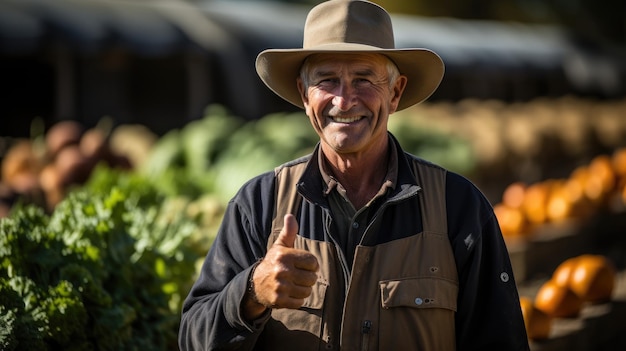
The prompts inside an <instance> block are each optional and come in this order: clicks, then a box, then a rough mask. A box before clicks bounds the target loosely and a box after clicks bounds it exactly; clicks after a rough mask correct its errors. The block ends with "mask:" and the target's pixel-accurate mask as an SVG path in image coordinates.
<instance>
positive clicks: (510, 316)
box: [447, 174, 529, 351]
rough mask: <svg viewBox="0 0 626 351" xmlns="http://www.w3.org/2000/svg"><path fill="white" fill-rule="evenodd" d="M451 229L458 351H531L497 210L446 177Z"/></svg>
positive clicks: (458, 179) (477, 193)
mask: <svg viewBox="0 0 626 351" xmlns="http://www.w3.org/2000/svg"><path fill="white" fill-rule="evenodd" d="M447 186H448V188H447V203H448V230H449V235H450V239H451V242H452V247H453V251H454V255H455V259H456V261H457V271H458V274H459V296H458V303H457V316H456V334H457V350H458V351H472V350H487V349H493V350H516V351H517V350H519V351H521V350H529V345H528V339H527V336H526V329H525V327H524V320H523V316H522V312H521V308H520V302H519V295H518V291H517V285H516V281H515V278H514V275H513V270H512V267H511V262H510V258H509V254H508V250H507V248H506V244H505V242H504V239H503V237H502V233H501V231H500V227H499V224H498V222H497V220H496V217H495V215H494V213H493V209H492V207H491V205H490V204H489V202H488V201H487V199H486V198H485V197H484V196H483V195H482V193H481V192H480V191H479V190H478V189H477V188H475V187H474V186H473V185H472V184H471V183H469V182H468V181H466V180H465V179H463V178H461V177H460V176H456V175H454V174H449V175H448V185H447Z"/></svg>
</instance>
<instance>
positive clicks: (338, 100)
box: [333, 83, 356, 111]
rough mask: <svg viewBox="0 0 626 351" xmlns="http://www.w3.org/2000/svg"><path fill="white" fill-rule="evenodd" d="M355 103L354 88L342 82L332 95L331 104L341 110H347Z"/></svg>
mask: <svg viewBox="0 0 626 351" xmlns="http://www.w3.org/2000/svg"><path fill="white" fill-rule="evenodd" d="M355 104H356V94H355V90H354V88H353V87H352V86H350V84H347V83H342V84H341V85H340V86H339V87H338V88H337V91H336V93H335V97H333V105H334V106H337V107H338V108H339V109H341V110H342V111H348V110H349V109H350V108H352V106H354V105H355Z"/></svg>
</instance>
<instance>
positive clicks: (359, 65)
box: [298, 54, 406, 154]
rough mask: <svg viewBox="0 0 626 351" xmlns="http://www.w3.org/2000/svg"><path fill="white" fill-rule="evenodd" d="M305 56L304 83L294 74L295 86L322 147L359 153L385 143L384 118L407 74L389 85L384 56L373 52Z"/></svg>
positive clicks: (400, 90)
mask: <svg viewBox="0 0 626 351" xmlns="http://www.w3.org/2000/svg"><path fill="white" fill-rule="evenodd" d="M308 60H309V64H308V74H305V77H307V79H308V84H305V82H303V81H302V80H300V79H299V80H298V88H299V89H300V94H301V96H302V101H303V102H304V107H305V109H306V114H307V115H308V116H309V119H310V120H311V124H312V125H313V128H314V129H315V131H316V132H317V134H318V135H319V136H320V139H321V142H322V147H323V148H324V149H325V151H327V152H331V151H332V152H335V153H338V154H349V153H357V154H358V153H363V152H368V150H370V149H371V148H378V147H384V146H386V142H387V121H388V118H389V115H390V114H391V113H393V112H395V110H396V108H397V107H398V101H399V100H400V96H401V95H402V91H403V90H404V87H405V85H406V77H404V76H400V77H399V78H398V79H397V80H396V82H395V83H394V84H393V85H392V83H390V82H389V70H388V68H387V62H388V61H387V58H385V57H384V56H382V55H377V54H318V55H314V56H312V57H309V59H308ZM329 148H330V149H329Z"/></svg>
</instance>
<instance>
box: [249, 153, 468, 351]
mask: <svg viewBox="0 0 626 351" xmlns="http://www.w3.org/2000/svg"><path fill="white" fill-rule="evenodd" d="M305 167H306V163H299V164H296V165H294V166H288V167H279V168H277V170H276V177H277V198H276V203H277V206H276V215H275V218H274V223H273V228H272V233H271V235H270V238H269V240H268V244H267V247H268V249H269V248H270V247H271V245H272V244H273V242H274V241H275V239H276V237H277V236H278V234H279V233H280V230H281V229H282V226H283V217H284V215H285V214H286V213H294V214H295V212H294V211H295V209H296V208H298V207H299V206H300V203H299V202H300V201H303V200H302V197H301V196H300V195H299V194H297V191H296V183H297V182H298V180H299V179H300V176H301V175H302V173H303V171H304V169H305ZM413 169H414V173H415V174H416V179H417V182H418V184H419V185H420V186H421V188H422V189H421V190H420V191H419V194H418V196H420V205H421V216H422V224H423V232H421V233H415V235H413V236H409V237H407V238H403V239H399V240H394V241H391V242H387V243H384V244H380V245H376V246H362V245H359V246H358V247H357V249H356V253H355V257H354V261H353V266H352V267H353V268H352V273H351V275H350V277H349V283H348V288H347V292H346V294H345V300H344V299H343V298H342V296H344V294H343V293H342V292H337V291H336V290H334V289H337V287H343V286H345V284H342V283H341V282H340V281H338V279H344V278H343V275H341V274H338V272H340V271H341V268H340V267H339V263H338V260H337V255H338V253H337V249H336V248H335V247H334V246H333V245H332V244H331V243H329V242H324V241H317V240H311V239H307V238H304V237H301V236H298V237H297V238H296V242H295V247H296V248H298V249H303V250H307V251H309V252H311V253H313V254H314V255H315V256H316V257H317V259H318V262H319V263H320V270H319V272H318V282H317V284H316V285H315V286H314V287H313V292H312V293H311V296H309V297H308V298H307V299H306V300H305V303H304V305H303V306H302V307H301V308H300V309H298V310H292V309H276V310H273V311H272V313H271V319H270V321H269V322H268V323H267V324H266V326H265V329H264V331H263V333H264V334H265V335H263V336H262V337H261V338H260V340H259V341H260V344H258V345H257V348H258V349H266V350H281V351H282V350H298V351H306V350H329V349H333V347H332V346H333V345H335V346H336V345H337V338H339V345H340V348H341V350H411V351H419V350H432V351H448V350H455V326H454V321H455V319H454V316H455V312H456V306H457V295H458V275H457V271H456V264H455V260H454V256H453V253H452V248H451V245H450V241H449V239H448V235H447V215H446V203H445V178H446V174H445V170H443V169H440V168H438V167H432V166H428V165H425V164H422V163H421V162H418V161H416V160H413ZM354 311H358V312H359V313H358V315H359V316H367V317H366V318H360V317H359V318H357V317H355V315H356V313H354ZM336 330H340V332H339V334H340V335H333V332H332V331H336Z"/></svg>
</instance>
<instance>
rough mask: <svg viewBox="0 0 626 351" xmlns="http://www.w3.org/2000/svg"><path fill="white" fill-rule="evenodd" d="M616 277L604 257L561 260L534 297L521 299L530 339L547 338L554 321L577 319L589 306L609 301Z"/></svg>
mask: <svg viewBox="0 0 626 351" xmlns="http://www.w3.org/2000/svg"><path fill="white" fill-rule="evenodd" d="M616 274H617V272H616V268H615V266H614V264H613V263H612V262H611V261H610V260H609V259H608V258H607V257H605V256H603V255H596V254H583V255H579V256H575V257H572V258H569V259H567V260H565V261H563V262H562V263H561V264H560V265H559V266H558V267H557V268H556V269H555V270H554V272H553V273H552V275H551V277H550V279H548V280H547V281H545V282H543V283H542V284H541V286H540V287H539V290H538V291H537V293H536V295H535V296H534V298H531V297H529V296H523V295H522V296H521V297H520V303H521V306H522V313H523V314H524V323H525V325H526V331H527V333H528V337H529V339H532V340H542V339H547V338H548V337H549V336H550V330H551V329H552V323H553V322H554V320H557V319H558V318H576V317H578V316H579V315H580V313H581V311H582V309H583V308H584V307H585V306H586V305H588V304H600V303H607V302H610V301H611V298H612V294H613V291H614V287H615V283H616Z"/></svg>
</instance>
